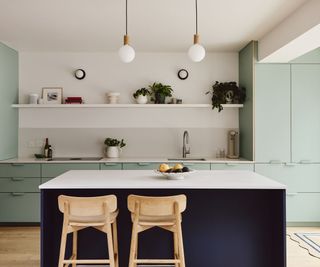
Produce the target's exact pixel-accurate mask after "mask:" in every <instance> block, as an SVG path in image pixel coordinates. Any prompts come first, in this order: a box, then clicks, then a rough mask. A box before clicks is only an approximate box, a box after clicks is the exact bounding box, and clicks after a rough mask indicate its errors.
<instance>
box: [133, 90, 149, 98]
mask: <svg viewBox="0 0 320 267" xmlns="http://www.w3.org/2000/svg"><path fill="white" fill-rule="evenodd" d="M139 95H143V96H146V95H151V91H150V90H148V89H146V88H140V89H138V90H137V91H136V92H135V93H134V94H133V97H134V98H137V97H138V96H139Z"/></svg>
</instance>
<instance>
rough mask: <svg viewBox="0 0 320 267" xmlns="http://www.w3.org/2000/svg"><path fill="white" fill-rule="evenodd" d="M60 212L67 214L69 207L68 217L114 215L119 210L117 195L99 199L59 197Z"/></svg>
mask: <svg viewBox="0 0 320 267" xmlns="http://www.w3.org/2000/svg"><path fill="white" fill-rule="evenodd" d="M58 205H59V210H60V211H61V212H62V213H65V212H66V210H65V207H66V206H67V207H68V210H69V211H68V215H73V216H101V215H106V214H105V213H106V211H107V212H108V213H112V212H114V211H116V209H117V197H116V196H115V195H107V196H99V197H70V196H65V195H60V196H59V197H58Z"/></svg>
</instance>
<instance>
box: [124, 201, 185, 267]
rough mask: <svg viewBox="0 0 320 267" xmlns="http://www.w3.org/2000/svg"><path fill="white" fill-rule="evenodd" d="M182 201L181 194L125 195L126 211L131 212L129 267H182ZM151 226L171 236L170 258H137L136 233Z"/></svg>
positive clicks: (183, 207)
mask: <svg viewBox="0 0 320 267" xmlns="http://www.w3.org/2000/svg"><path fill="white" fill-rule="evenodd" d="M186 202H187V198H186V196H185V195H177V196H168V197H147V196H137V195H129V196H128V209H129V211H130V212H131V219H132V222H133V224H132V237H131V247H130V258H129V267H136V266H137V264H139V265H141V264H142V265H144V264H147V265H150V264H155V265H158V264H174V265H175V266H176V267H185V259H184V248H183V239H182V229H181V222H182V216H181V213H182V212H183V211H184V210H185V209H186ZM153 227H160V228H162V229H164V230H167V231H170V232H172V233H173V240H174V259H139V258H138V234H139V233H141V232H143V231H146V230H148V229H151V228H153Z"/></svg>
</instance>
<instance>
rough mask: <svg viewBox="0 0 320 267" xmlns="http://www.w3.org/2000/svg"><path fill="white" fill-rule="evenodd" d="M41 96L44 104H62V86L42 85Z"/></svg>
mask: <svg viewBox="0 0 320 267" xmlns="http://www.w3.org/2000/svg"><path fill="white" fill-rule="evenodd" d="M42 98H43V103H44V104H62V87H43V88H42Z"/></svg>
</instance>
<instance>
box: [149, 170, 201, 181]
mask: <svg viewBox="0 0 320 267" xmlns="http://www.w3.org/2000/svg"><path fill="white" fill-rule="evenodd" d="M154 171H155V173H156V174H161V175H163V176H165V177H167V179H169V180H183V179H184V178H185V177H186V176H189V175H191V174H193V173H195V172H196V171H195V170H192V169H189V171H188V172H161V171H159V170H154Z"/></svg>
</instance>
